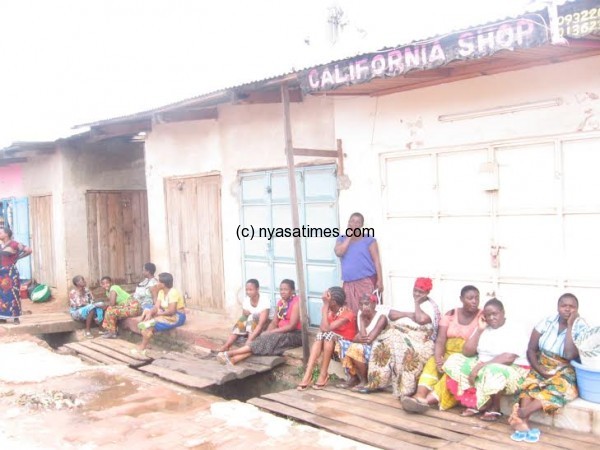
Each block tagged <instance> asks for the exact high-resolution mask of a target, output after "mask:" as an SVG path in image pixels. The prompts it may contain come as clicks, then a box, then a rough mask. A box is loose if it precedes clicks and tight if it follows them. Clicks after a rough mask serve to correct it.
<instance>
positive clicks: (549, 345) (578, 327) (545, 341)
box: [535, 314, 587, 358]
mask: <svg viewBox="0 0 600 450" xmlns="http://www.w3.org/2000/svg"><path fill="white" fill-rule="evenodd" d="M559 317H560V316H559V315H558V314H557V315H556V316H550V317H547V318H545V319H544V320H542V321H541V322H540V323H538V324H537V325H536V326H535V330H536V331H537V332H538V333H540V334H541V336H540V342H539V344H538V346H539V348H540V350H545V351H547V352H550V353H554V354H555V355H558V356H560V357H561V358H564V355H565V338H566V337H567V328H566V327H565V329H564V330H562V331H561V332H559V331H558V327H559V322H558V319H559ZM586 328H587V324H586V323H585V321H584V320H583V319H582V318H580V317H579V318H577V320H575V323H574V324H573V330H572V335H573V340H575V339H577V336H579V333H581V332H582V331H584V330H585V329H586Z"/></svg>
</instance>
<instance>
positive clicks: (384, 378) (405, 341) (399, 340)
mask: <svg viewBox="0 0 600 450" xmlns="http://www.w3.org/2000/svg"><path fill="white" fill-rule="evenodd" d="M432 287H433V284H432V281H431V279H430V278H417V280H416V281H415V284H414V287H413V300H414V311H410V312H403V311H396V310H393V309H392V310H390V312H389V313H388V319H389V320H390V325H389V327H388V329H387V330H386V331H384V332H383V333H381V334H380V335H379V339H378V340H377V342H376V343H375V344H374V345H373V349H372V352H371V359H370V361H369V370H368V383H367V385H366V386H365V388H364V389H361V390H360V391H359V392H363V393H366V392H369V391H372V390H376V389H383V388H385V387H387V386H388V385H390V384H391V385H392V388H393V392H394V396H395V397H402V396H406V395H413V394H414V393H415V391H416V390H417V380H418V379H419V375H421V371H422V370H423V366H424V365H425V363H426V362H427V360H428V359H429V358H430V357H431V355H433V342H434V340H435V337H436V334H437V327H438V323H439V320H440V312H439V309H438V307H437V305H436V304H435V303H434V302H433V300H431V299H430V298H429V292H430V291H431V289H432Z"/></svg>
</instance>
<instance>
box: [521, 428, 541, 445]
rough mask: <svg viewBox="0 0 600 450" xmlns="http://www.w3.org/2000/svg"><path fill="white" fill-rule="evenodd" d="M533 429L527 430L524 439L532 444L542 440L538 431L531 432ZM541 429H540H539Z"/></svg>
mask: <svg viewBox="0 0 600 450" xmlns="http://www.w3.org/2000/svg"><path fill="white" fill-rule="evenodd" d="M531 431H532V430H529V431H528V432H527V435H526V436H525V439H523V440H524V441H525V442H529V443H531V444H533V443H535V442H537V441H539V440H540V435H539V434H538V433H535V432H533V433H532V432H531ZM538 431H539V430H538Z"/></svg>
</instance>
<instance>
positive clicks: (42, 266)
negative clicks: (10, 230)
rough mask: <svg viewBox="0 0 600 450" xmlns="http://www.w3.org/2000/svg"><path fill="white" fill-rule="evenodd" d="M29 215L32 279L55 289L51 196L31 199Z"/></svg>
mask: <svg viewBox="0 0 600 450" xmlns="http://www.w3.org/2000/svg"><path fill="white" fill-rule="evenodd" d="M29 213H30V216H31V248H32V250H33V253H32V254H31V259H32V263H33V278H35V279H36V280H37V281H38V282H39V283H42V284H47V285H49V286H52V287H56V274H55V272H54V266H55V260H54V234H53V230H52V223H53V222H54V220H53V217H52V195H43V196H39V197H31V203H30V207H29Z"/></svg>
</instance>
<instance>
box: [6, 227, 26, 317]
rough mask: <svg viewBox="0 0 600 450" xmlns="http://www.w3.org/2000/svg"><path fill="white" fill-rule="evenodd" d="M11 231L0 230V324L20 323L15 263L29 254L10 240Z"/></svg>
mask: <svg viewBox="0 0 600 450" xmlns="http://www.w3.org/2000/svg"><path fill="white" fill-rule="evenodd" d="M12 236H13V233H12V230H11V229H10V228H8V227H3V228H0V323H6V320H7V319H12V320H13V322H14V324H15V325H17V324H19V323H20V320H19V317H20V316H21V297H20V292H19V291H20V288H21V280H20V278H19V270H18V269H17V261H18V260H19V259H21V258H25V257H26V256H29V255H30V254H31V249H30V248H29V247H27V246H26V245H23V244H20V243H19V242H17V241H13V239H12Z"/></svg>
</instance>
